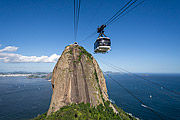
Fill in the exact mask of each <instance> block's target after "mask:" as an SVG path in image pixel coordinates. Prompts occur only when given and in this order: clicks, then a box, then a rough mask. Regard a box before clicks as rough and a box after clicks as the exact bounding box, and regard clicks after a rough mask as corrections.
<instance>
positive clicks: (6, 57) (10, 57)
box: [0, 53, 60, 63]
mask: <svg viewBox="0 0 180 120" xmlns="http://www.w3.org/2000/svg"><path fill="white" fill-rule="evenodd" d="M59 57H60V55H57V54H52V55H51V56H49V57H48V56H40V57H37V56H23V55H20V54H14V53H0V61H3V62H5V63H52V62H56V61H57V60H58V58H59Z"/></svg>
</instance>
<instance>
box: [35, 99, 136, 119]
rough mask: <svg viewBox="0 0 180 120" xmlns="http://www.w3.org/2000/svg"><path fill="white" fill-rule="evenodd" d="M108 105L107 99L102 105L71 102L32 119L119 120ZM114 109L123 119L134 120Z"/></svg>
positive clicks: (121, 111) (120, 110)
mask: <svg viewBox="0 0 180 120" xmlns="http://www.w3.org/2000/svg"><path fill="white" fill-rule="evenodd" d="M109 105H110V102H109V101H106V102H105V103H104V106H103V105H102V104H100V105H98V106H97V107H93V106H90V104H89V103H88V104H84V103H80V104H71V105H68V106H64V107H62V108H60V109H59V110H58V111H57V112H54V113H52V114H51V115H49V116H47V114H46V113H45V114H42V115H40V116H38V117H36V118H34V119H33V120H121V118H120V117H119V115H118V114H116V113H114V112H113V109H112V108H111V107H109ZM116 109H118V111H119V113H120V115H121V116H122V118H123V119H124V120H136V119H135V118H134V117H132V116H130V115H128V114H127V113H125V112H124V111H123V110H122V109H120V108H118V107H117V106H116Z"/></svg>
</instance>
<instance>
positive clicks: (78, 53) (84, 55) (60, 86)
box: [48, 44, 108, 115]
mask: <svg viewBox="0 0 180 120" xmlns="http://www.w3.org/2000/svg"><path fill="white" fill-rule="evenodd" d="M51 83H52V89H53V94H52V98H51V104H50V107H49V110H48V115H49V114H51V113H52V112H55V111H57V110H59V108H61V107H62V106H65V105H68V104H71V103H81V102H84V103H90V104H92V105H94V106H96V105H98V104H100V103H102V104H103V102H104V101H106V100H108V95H107V88H106V83H105V79H104V75H103V73H102V71H101V69H100V68H99V65H98V64H97V62H96V60H95V59H94V58H93V56H92V55H91V54H90V53H88V52H87V51H86V50H85V49H84V48H83V47H81V46H79V45H77V44H72V45H69V46H67V47H66V48H65V50H64V51H63V53H62V55H61V57H60V58H59V60H58V62H57V64H56V66H55V67H54V70H53V75H52V81H51Z"/></svg>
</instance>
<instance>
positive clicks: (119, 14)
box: [107, 0, 137, 25]
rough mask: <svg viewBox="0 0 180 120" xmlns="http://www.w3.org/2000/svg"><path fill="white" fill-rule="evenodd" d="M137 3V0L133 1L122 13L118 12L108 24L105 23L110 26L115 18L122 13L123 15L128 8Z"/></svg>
mask: <svg viewBox="0 0 180 120" xmlns="http://www.w3.org/2000/svg"><path fill="white" fill-rule="evenodd" d="M136 2H137V0H135V1H134V2H133V3H131V4H130V5H129V6H127V7H126V8H125V9H124V10H123V11H122V12H120V13H119V14H118V15H117V16H116V17H114V18H113V19H112V20H111V21H110V22H108V23H107V25H108V24H110V23H111V22H113V21H114V20H115V19H116V18H118V17H119V16H120V15H121V14H122V13H124V12H125V11H126V10H127V9H128V8H129V7H131V6H132V5H133V4H135V3H136Z"/></svg>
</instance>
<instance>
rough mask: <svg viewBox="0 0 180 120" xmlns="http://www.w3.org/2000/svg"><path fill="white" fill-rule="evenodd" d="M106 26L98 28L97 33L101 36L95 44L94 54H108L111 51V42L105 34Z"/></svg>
mask: <svg viewBox="0 0 180 120" xmlns="http://www.w3.org/2000/svg"><path fill="white" fill-rule="evenodd" d="M105 27H106V25H101V27H99V28H97V33H99V36H98V38H97V40H96V42H95V43H94V53H107V52H108V51H110V50H111V40H110V38H108V37H107V36H106V35H105V34H104V28H105Z"/></svg>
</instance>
